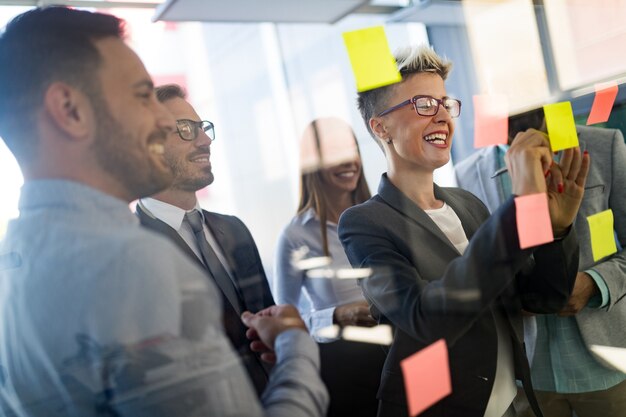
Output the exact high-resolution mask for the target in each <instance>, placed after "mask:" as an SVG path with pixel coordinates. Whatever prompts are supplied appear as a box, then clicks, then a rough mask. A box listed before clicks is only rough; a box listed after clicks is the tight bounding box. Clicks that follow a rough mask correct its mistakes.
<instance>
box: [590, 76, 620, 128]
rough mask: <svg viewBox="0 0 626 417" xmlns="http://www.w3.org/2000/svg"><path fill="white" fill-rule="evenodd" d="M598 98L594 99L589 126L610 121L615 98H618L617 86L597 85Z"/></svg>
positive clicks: (613, 84)
mask: <svg viewBox="0 0 626 417" xmlns="http://www.w3.org/2000/svg"><path fill="white" fill-rule="evenodd" d="M595 89H596V96H595V97H594V98H593V105H592V106H591V112H590V113H589V118H588V119H587V124H588V125H592V124H594V123H603V122H606V121H607V120H609V116H610V115H611V109H612V108H613V103H615V97H617V84H615V83H612V84H596V85H595Z"/></svg>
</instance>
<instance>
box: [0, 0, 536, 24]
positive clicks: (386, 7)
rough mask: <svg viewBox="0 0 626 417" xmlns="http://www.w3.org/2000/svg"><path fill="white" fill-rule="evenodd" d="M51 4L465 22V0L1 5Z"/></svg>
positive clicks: (207, 16)
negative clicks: (463, 6) (363, 15)
mask: <svg viewBox="0 0 626 417" xmlns="http://www.w3.org/2000/svg"><path fill="white" fill-rule="evenodd" d="M485 1H493V0H485ZM534 1H537V0H534ZM50 4H64V5H67V6H71V7H91V8H96V9H106V8H144V9H146V8H147V9H154V10H155V14H154V16H153V20H155V21H156V20H162V21H178V22H180V21H194V22H250V23H258V22H274V23H335V22H337V21H339V20H341V19H342V18H344V17H346V16H348V15H352V14H377V15H381V16H384V17H385V19H386V20H387V21H388V22H421V23H424V24H427V25H445V24H462V23H463V10H462V5H461V0H0V6H4V5H6V6H14V5H17V6H46V5H50Z"/></svg>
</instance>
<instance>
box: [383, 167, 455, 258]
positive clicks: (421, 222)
mask: <svg viewBox="0 0 626 417" xmlns="http://www.w3.org/2000/svg"><path fill="white" fill-rule="evenodd" d="M438 194H439V195H438ZM441 194H442V193H441V189H440V188H439V187H438V186H437V185H435V196H436V197H437V198H441ZM378 195H379V196H380V197H381V198H382V199H383V200H385V202H386V203H387V204H389V205H390V206H391V207H393V208H394V209H396V210H397V211H399V212H400V213H402V214H403V215H404V216H406V217H408V218H409V219H411V221H412V222H413V223H415V224H417V225H418V226H420V227H422V228H424V229H426V230H428V231H429V232H430V233H432V234H433V235H434V236H435V237H436V238H437V239H439V240H440V241H441V242H443V243H444V244H445V245H446V246H448V247H449V248H450V249H452V250H453V251H454V252H455V253H457V254H458V253H459V251H458V250H457V249H456V248H455V247H454V245H453V244H452V242H450V240H449V239H448V238H447V236H446V235H445V234H444V233H443V232H442V231H441V229H440V228H439V226H437V224H435V222H434V221H433V220H432V219H431V218H430V216H429V215H428V214H426V212H425V211H424V210H422V209H421V208H419V207H418V206H417V204H415V203H414V202H413V201H412V200H411V199H410V198H408V197H407V196H406V195H404V193H403V192H402V191H400V190H399V189H398V188H397V187H396V186H395V185H393V184H392V183H391V181H389V178H387V174H383V176H382V178H381V180H380V185H379V186H378ZM444 201H446V200H445V199H444ZM446 202H447V201H446ZM454 211H456V210H454ZM457 214H458V213H457ZM459 217H460V216H459Z"/></svg>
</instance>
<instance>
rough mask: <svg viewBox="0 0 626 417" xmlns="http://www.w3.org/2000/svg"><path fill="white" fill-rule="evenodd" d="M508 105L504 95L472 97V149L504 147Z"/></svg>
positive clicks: (507, 127) (507, 126) (506, 132)
mask: <svg viewBox="0 0 626 417" xmlns="http://www.w3.org/2000/svg"><path fill="white" fill-rule="evenodd" d="M508 130H509V105H508V100H507V98H506V96H505V95H479V96H474V147H475V148H481V147H484V146H490V145H506V144H507V142H508V134H509V132H508Z"/></svg>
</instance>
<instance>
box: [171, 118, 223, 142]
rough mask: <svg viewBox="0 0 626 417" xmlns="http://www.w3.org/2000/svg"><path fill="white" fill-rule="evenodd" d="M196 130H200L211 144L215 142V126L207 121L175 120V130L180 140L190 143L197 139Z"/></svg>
mask: <svg viewBox="0 0 626 417" xmlns="http://www.w3.org/2000/svg"><path fill="white" fill-rule="evenodd" d="M198 129H202V130H203V131H204V132H205V133H206V134H207V136H208V137H209V139H211V142H213V141H214V140H215V126H213V123H211V122H209V121H208V120H202V121H200V122H196V121H194V120H189V119H179V120H176V130H177V131H178V136H180V138H181V139H182V140H187V141H192V140H194V139H196V138H197V137H198Z"/></svg>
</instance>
